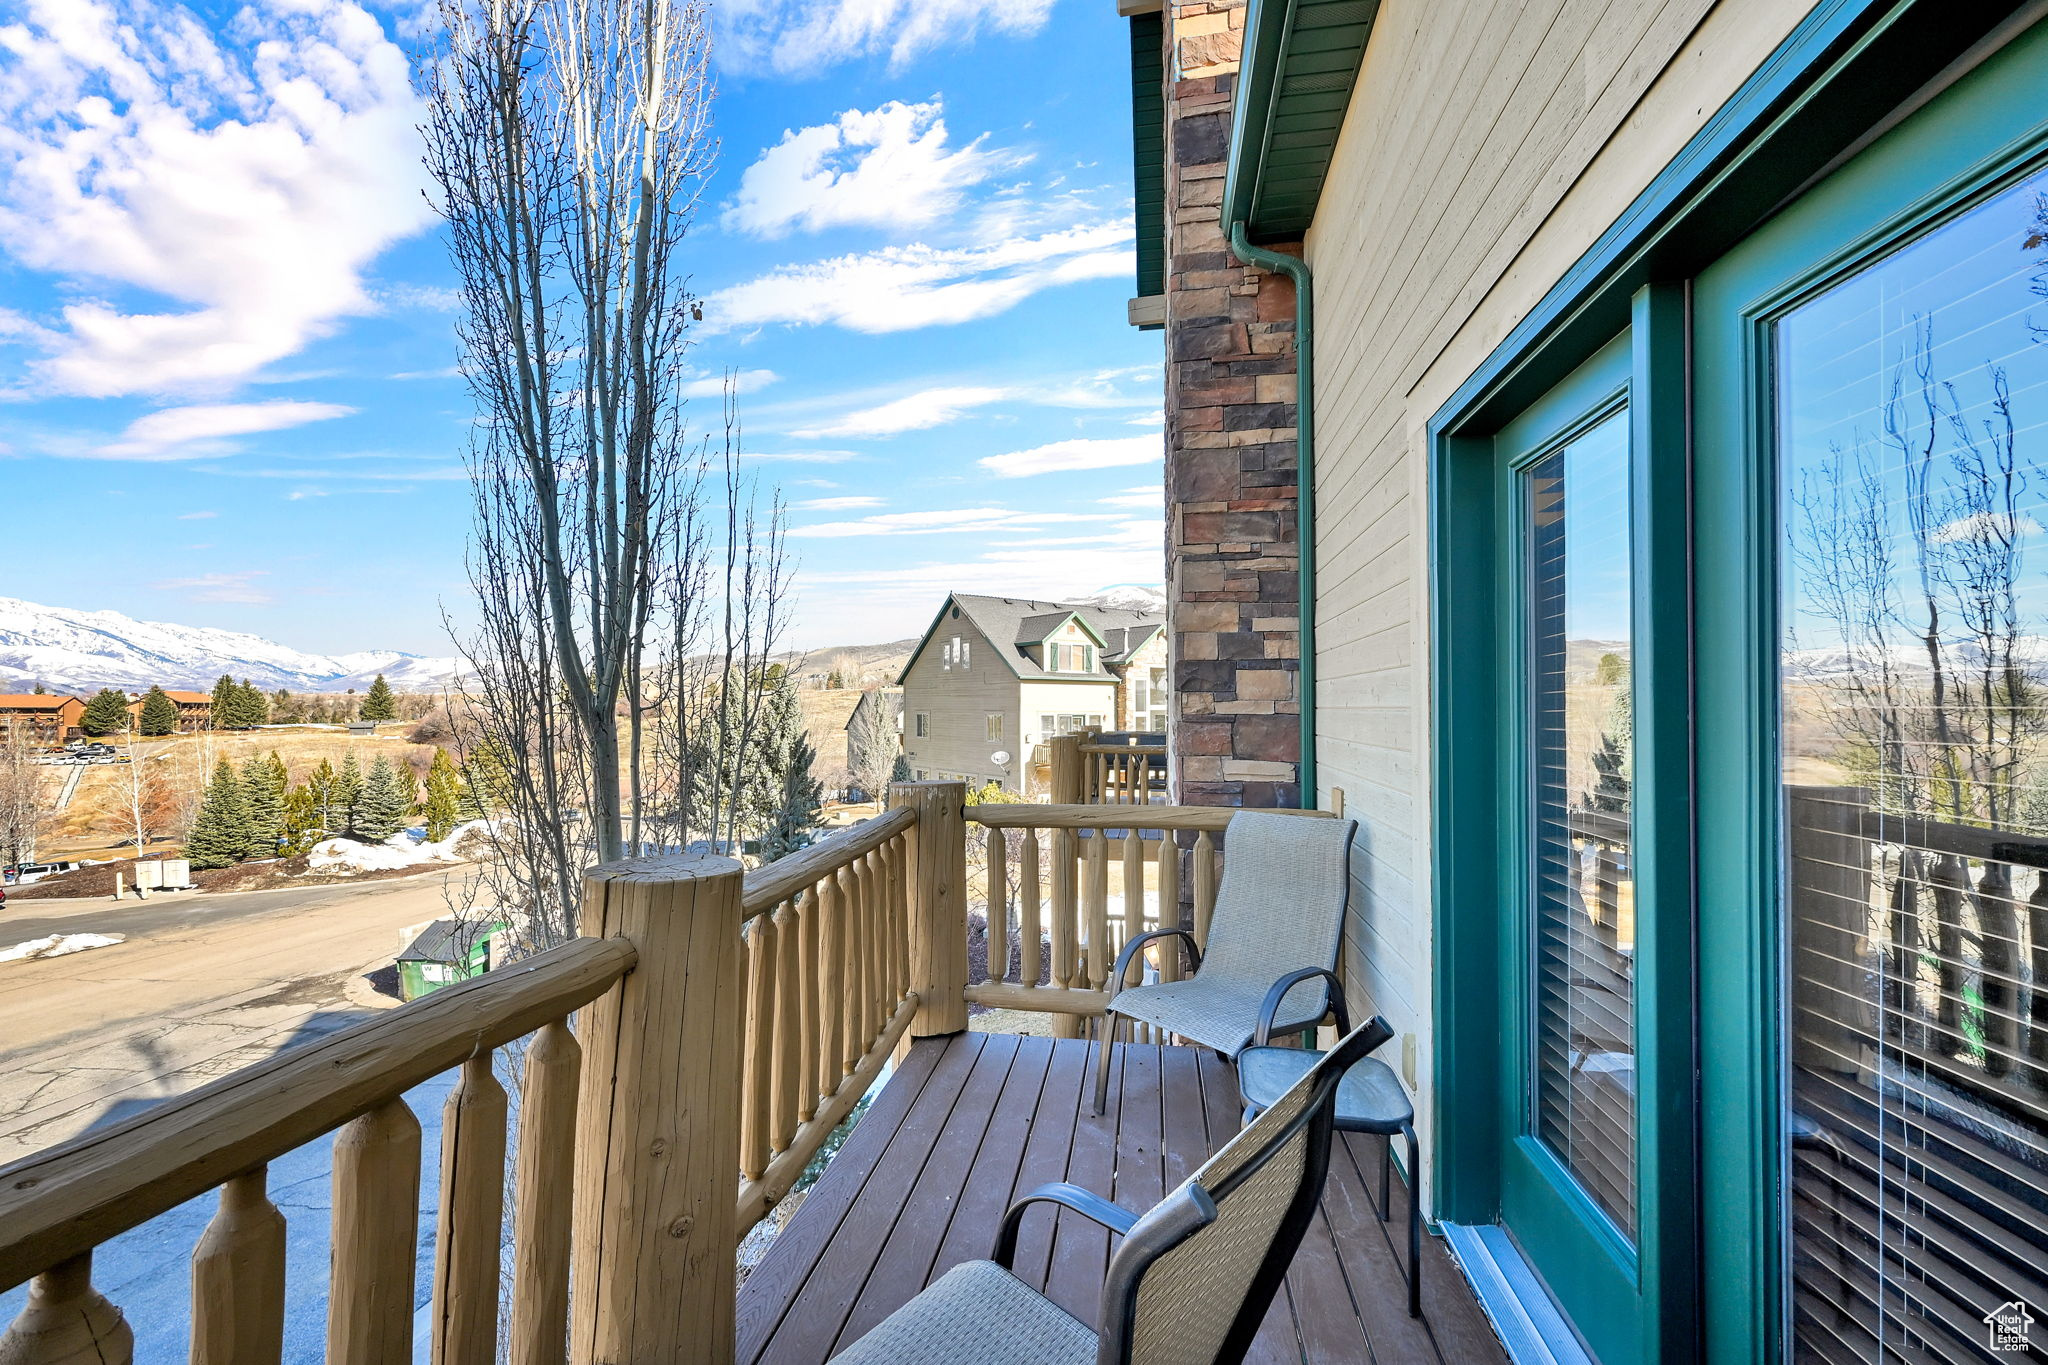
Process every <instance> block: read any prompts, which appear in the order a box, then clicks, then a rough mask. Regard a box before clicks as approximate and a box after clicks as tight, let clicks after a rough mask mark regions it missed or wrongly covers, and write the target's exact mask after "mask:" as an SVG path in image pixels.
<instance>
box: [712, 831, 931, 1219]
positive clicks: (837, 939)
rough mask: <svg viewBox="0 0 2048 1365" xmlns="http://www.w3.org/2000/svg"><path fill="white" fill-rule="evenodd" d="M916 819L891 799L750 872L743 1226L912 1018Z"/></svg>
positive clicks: (798, 1171) (862, 1089) (862, 1086)
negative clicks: (890, 804) (882, 809)
mask: <svg viewBox="0 0 2048 1365" xmlns="http://www.w3.org/2000/svg"><path fill="white" fill-rule="evenodd" d="M918 816H919V811H918V808H917V806H916V805H915V804H914V800H913V803H912V804H902V805H897V806H895V807H894V808H893V809H891V810H890V811H888V812H887V813H886V814H884V815H882V816H880V817H878V818H876V819H873V820H869V821H866V822H865V823H863V824H860V825H857V826H855V827H854V828H853V829H851V830H849V831H848V832H847V833H845V834H842V835H838V836H835V837H834V838H831V839H827V840H826V841H824V842H823V843H820V844H817V845H815V846H813V847H812V848H809V849H806V850H805V851H804V852H802V853H799V854H797V855H796V856H794V857H791V858H785V859H783V860H782V861H781V862H778V863H772V864H770V865H769V866H767V867H764V868H761V869H760V870H759V871H757V872H755V873H754V874H753V875H751V876H749V877H748V878H747V882H746V891H745V894H744V896H743V897H742V906H743V908H744V910H745V912H746V914H747V917H748V918H747V927H746V1011H745V1018H746V1034H745V1041H744V1044H743V1047H742V1049H741V1053H740V1057H741V1067H742V1092H743V1094H742V1101H741V1109H740V1173H741V1177H742V1179H741V1183H740V1188H739V1205H738V1224H737V1226H738V1228H739V1229H740V1230H741V1231H744V1230H745V1229H747V1228H750V1227H752V1226H753V1225H754V1223H755V1222H757V1221H759V1219H760V1217H761V1215H762V1214H764V1213H766V1212H767V1211H768V1210H769V1209H770V1208H771V1207H773V1206H774V1204H775V1203H776V1201H777V1200H779V1199H781V1198H782V1196H783V1195H785V1194H787V1193H788V1192H789V1189H790V1186H792V1185H793V1184H795V1182H796V1178H797V1177H798V1176H799V1175H802V1174H803V1169H804V1166H805V1165H806V1164H807V1163H809V1161H810V1159H811V1158H812V1157H813V1156H815V1155H817V1152H818V1149H819V1148H820V1147H822V1146H823V1145H824V1143H825V1139H826V1138H828V1137H830V1136H831V1133H832V1130H833V1129H834V1128H835V1127H837V1126H838V1125H839V1123H840V1122H841V1121H842V1120H844V1119H845V1118H846V1116H847V1114H848V1113H850V1112H852V1109H853V1106H854V1105H855V1104H856V1103H858V1102H859V1100H860V1097H861V1096H862V1095H863V1094H865V1093H866V1092H867V1088H868V1086H869V1085H870V1084H872V1083H873V1081H874V1078H875V1076H876V1074H877V1073H878V1072H879V1071H880V1070H881V1068H882V1064H883V1062H885V1061H886V1060H887V1059H888V1057H889V1054H890V1052H891V1050H892V1049H894V1048H895V1046H896V1043H897V1041H898V1040H899V1039H901V1038H902V1036H903V1035H904V1033H905V1031H906V1030H908V1028H909V1027H910V1023H911V1020H912V1017H913V1016H914V1015H915V1014H916V1012H917V1007H918V1005H919V1003H920V997H919V996H918V995H917V993H916V992H914V991H912V990H911V988H910V981H911V975H910V972H911V965H910V895H909V886H910V878H911V875H912V872H913V867H912V859H913V857H914V856H915V849H914V848H913V843H914V842H915V840H916V837H917V824H918Z"/></svg>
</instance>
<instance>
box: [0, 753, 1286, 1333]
mask: <svg viewBox="0 0 2048 1365" xmlns="http://www.w3.org/2000/svg"><path fill="white" fill-rule="evenodd" d="M964 803H965V791H964V788H963V787H962V785H961V784H960V783H958V782H918V783H905V784H901V785H899V786H897V787H896V788H894V789H893V790H892V792H891V802H890V805H891V808H890V809H889V810H888V811H887V812H886V813H885V814H883V815H881V816H878V817H877V818H875V819H873V820H870V821H867V822H865V823H863V824H861V825H859V826H856V827H854V828H852V829H849V830H846V831H844V832H841V833H839V834H837V835H834V836H833V837H832V838H830V839H827V840H825V841H824V842H822V843H820V844H818V845H817V846H815V847H813V848H811V849H808V850H806V851H804V852H803V853H801V854H798V855H796V856H794V857H791V858H788V859H785V860H783V861H781V862H778V863H775V864H772V865H770V866H768V867H765V868H761V869H758V870H756V871H755V872H753V873H751V874H748V875H746V876H744V877H743V876H742V873H741V869H740V866H739V864H738V863H736V862H733V861H732V860H730V859H725V858H707V857H684V858H673V857H670V858H646V859H634V860H628V861H625V862H620V863H614V864H608V865H606V866H603V867H599V868H595V869H592V871H591V872H590V873H589V874H588V876H587V877H586V880H585V887H584V902H583V911H582V923H581V926H580V927H581V935H582V936H581V937H579V938H577V939H575V940H573V941H572V942H569V943H567V944H564V945H562V946H560V947H557V948H554V949H551V950H549V951H547V952H544V953H541V954H539V955H537V956H535V957H532V958H529V959H527V960H525V961H523V962H519V963H516V964H514V965H512V966H510V967H506V968H502V969H500V970H498V971H494V972H491V973H488V974H487V975H484V976H480V977H477V978H475V979H474V980H471V981H468V982H465V983H462V984H460V985H457V986H453V987H450V988H448V989H445V990H442V991H439V992H436V993H435V994H433V995H431V996H428V997H426V998H425V999H423V1000H418V1001H415V1002H413V1003H412V1004H409V1005H405V1006H402V1007H400V1008H398V1009H396V1010H393V1011H391V1012H390V1013H388V1014H385V1015H382V1016H380V1017H378V1018H376V1019H373V1020H371V1021H369V1022H367V1023H364V1024H360V1025H358V1026H356V1027H354V1028H352V1029H349V1030H346V1031H344V1032H342V1033H338V1034H335V1035H333V1036H331V1037H329V1038H327V1039H325V1040H322V1041H320V1042H317V1043H313V1044H310V1045H308V1046H307V1047H304V1048H301V1049H295V1050H293V1051H290V1052H286V1053H282V1054H280V1055H279V1056H277V1057H274V1058H272V1059H270V1060H269V1061H266V1062H264V1063H261V1064H259V1065H257V1066H254V1067H250V1068H247V1069H245V1070H243V1071H239V1072H236V1073H234V1074H232V1075H230V1076H226V1077H223V1078H221V1079H220V1080H217V1081H214V1082H212V1083H211V1084H208V1085H206V1086H203V1087H201V1088H199V1089H197V1090H194V1091H192V1092H191V1093H190V1094H187V1095H184V1096H181V1097H179V1098H177V1099H174V1100H170V1101H167V1102H166V1103H164V1104H162V1105H160V1106H158V1107H156V1108H154V1109H151V1110H149V1111H148V1112H147V1113H144V1114H142V1115H140V1116H138V1117H136V1118H134V1119H131V1120H129V1121H128V1122H126V1123H122V1124H119V1125H117V1126H115V1127H112V1128H109V1129H107V1130H106V1131H104V1132H100V1133H93V1134H88V1135H87V1136H85V1137H81V1138H78V1139H76V1140H74V1141H72V1142H70V1143H66V1144H64V1145H62V1146H59V1147H56V1148H53V1149H51V1150H49V1151H47V1152H42V1153H39V1154H37V1155H35V1156H32V1157H30V1158H28V1159H26V1160H24V1161H20V1162H16V1163H15V1164H13V1165H11V1166H8V1167H5V1168H0V1289H5V1288H11V1287H12V1286H14V1285H16V1284H19V1283H21V1282H22V1281H24V1280H28V1279H31V1277H32V1278H33V1285H32V1289H31V1292H30V1295H29V1300H28V1304H27V1306H26V1308H25V1309H24V1310H23V1312H22V1314H21V1316H20V1317H19V1318H18V1319H17V1320H16V1321H15V1323H14V1324H13V1326H12V1327H11V1328H9V1330H8V1332H7V1334H6V1335H5V1337H0V1362H6V1365H58V1362H65V1363H66V1365H68V1363H69V1362H73V1361H92V1362H99V1363H100V1365H108V1363H110V1362H111V1363H114V1365H119V1363H120V1362H126V1361H128V1360H130V1359H131V1357H132V1354H133V1338H132V1334H131V1333H130V1332H129V1330H128V1328H127V1325H126V1324H125V1322H124V1321H123V1320H122V1317H121V1314H120V1311H119V1310H118V1309H117V1308H116V1307H115V1306H114V1305H113V1304H112V1303H110V1302H109V1301H108V1300H107V1299H106V1298H105V1297H104V1296H102V1295H101V1294H100V1293H99V1292H98V1291H97V1290H95V1289H94V1287H93V1284H92V1272H91V1266H92V1256H93V1252H94V1249H95V1248H96V1247H98V1246H99V1245H101V1244H102V1243H104V1242H105V1241H107V1240H108V1239H109V1238H111V1237H114V1236H115V1235H117V1234H119V1233H121V1232H124V1231H126V1230H128V1229H130V1228H133V1227H136V1226H138V1225H140V1224H142V1223H144V1222H146V1221H147V1220H149V1219H151V1218H153V1217H155V1216H157V1215H158V1214H161V1213H163V1212H165V1211H167V1210H169V1209H171V1208H173V1207H174V1206H176V1205H178V1204H179V1203H182V1202H183V1201H185V1200H187V1199H190V1198H193V1197H194V1196H196V1195H200V1194H203V1193H205V1192H206V1191H209V1190H219V1191H220V1210H219V1213H218V1215H217V1216H216V1217H215V1219H214V1220H213V1223H212V1224H211V1225H210V1226H209V1227H208V1228H207V1230H206V1232H205V1234H204V1236H203V1237H202V1238H201V1239H200V1242H199V1245H198V1248H197V1250H196V1251H195V1252H194V1255H193V1258H192V1282H193V1294H192V1305H193V1309H192V1330H191V1359H192V1360H193V1361H194V1362H196V1363H197V1365H253V1363H254V1362H274V1361H276V1360H277V1359H278V1358H279V1353H280V1352H281V1349H282V1344H283V1333H284V1314H285V1285H284V1271H283V1265H284V1243H285V1222H284V1216H283V1214H282V1213H281V1212H280V1211H279V1210H278V1209H277V1208H276V1206H275V1205H273V1204H272V1203H271V1202H270V1200H269V1198H268V1197H267V1194H266V1192H265V1169H266V1166H267V1164H268V1163H269V1162H271V1161H273V1160H275V1159H276V1158H278V1157H280V1156H282V1155H284V1154H285V1153H287V1152H290V1151H292V1150H294V1149H295V1148H298V1147H300V1146H303V1145H304V1144H306V1143H309V1142H311V1141H313V1140H315V1139H316V1138H319V1137H320V1136H322V1135H323V1134H326V1133H330V1132H336V1130H337V1129H338V1130H339V1131H338V1132H336V1136H335V1142H334V1159H333V1181H334V1208H333V1223H332V1230H331V1237H332V1246H333V1257H332V1280H331V1284H330V1286H329V1293H328V1300H329V1307H328V1322H327V1356H328V1358H329V1359H330V1360H332V1361H336V1362H344V1363H345V1365H393V1363H394V1362H401V1363H402V1362H406V1361H409V1360H410V1358H411V1346H412V1339H413V1322H414V1312H413V1305H412V1284H413V1282H414V1264H415V1261H416V1258H417V1255H418V1247H417V1238H416V1228H417V1225H418V1220H419V1207H420V1170H421V1168H420V1161H421V1154H420V1136H421V1130H420V1125H419V1122H418V1120H417V1118H416V1117H415V1116H414V1115H413V1113H412V1111H411V1110H410V1109H409V1108H408V1107H407V1106H406V1102H405V1100H404V1098H403V1096H404V1093H405V1091H407V1090H408V1089H410V1088H411V1087H413V1086H415V1085H418V1084H420V1083H421V1082H423V1081H425V1080H427V1079H429V1078H431V1077H433V1076H436V1075H439V1074H441V1073H443V1072H447V1071H450V1070H457V1069H459V1075H458V1076H457V1079H456V1083H455V1085H454V1087H453V1089H452V1090H451V1091H450V1093H449V1095H448V1098H447V1102H446V1104H445V1106H444V1109H443V1114H442V1132H441V1168H440V1179H441V1199H440V1207H439V1213H438V1218H439V1226H438V1235H437V1238H436V1243H435V1250H434V1267H433V1306H432V1318H431V1332H430V1337H431V1340H432V1344H433V1349H432V1355H433V1359H434V1361H435V1362H436V1365H442V1363H443V1362H447V1363H449V1365H469V1363H470V1362H474V1365H488V1362H492V1361H495V1360H496V1359H497V1358H498V1356H499V1354H500V1345H501V1343H500V1316H501V1314H500V1282H501V1277H502V1276H503V1275H504V1273H505V1272H506V1270H507V1269H508V1268H509V1271H510V1285H511V1295H510V1309H509V1313H507V1314H505V1315H504V1318H505V1320H504V1331H505V1332H506V1333H507V1334H508V1335H507V1339H506V1340H505V1341H504V1342H503V1346H504V1348H505V1349H504V1354H505V1355H506V1357H507V1358H508V1359H510V1360H511V1361H512V1362H514V1363H515V1365H559V1363H560V1362H565V1361H574V1362H577V1365H596V1362H601V1361H623V1360H662V1361H702V1362H709V1363H710V1365H724V1362H727V1361H730V1360H731V1358H732V1352H733V1296H734V1280H735V1273H734V1255H733V1252H734V1248H735V1244H736V1242H737V1240H738V1238H739V1237H740V1236H741V1235H742V1234H743V1233H744V1231H745V1230H746V1229H747V1228H748V1227H749V1226H751V1225H752V1224H753V1223H754V1222H755V1221H756V1220H757V1219H758V1218H759V1217H760V1216H761V1215H762V1214H763V1213H764V1212H766V1210H768V1209H769V1208H770V1207H772V1206H773V1205H774V1203H775V1202H776V1201H777V1200H779V1199H780V1198H782V1197H783V1196H784V1195H785V1194H786V1193H787V1192H788V1191H789V1189H790V1188H791V1186H792V1184H793V1183H794V1181H795V1180H796V1179H797V1177H798V1176H799V1174H800V1173H801V1172H802V1170H803V1168H804V1166H805V1165H806V1164H807V1163H808V1162H809V1161H810V1160H811V1158H812V1157H814V1156H815V1155H816V1154H817V1152H818V1151H819V1149H820V1148H821V1147H822V1146H823V1144H824V1143H825V1141H826V1139H827V1137H828V1136H829V1135H830V1134H831V1133H832V1131H833V1129H834V1127H835V1126H836V1125H838V1124H839V1123H840V1122H841V1121H843V1120H844V1118H845V1117H846V1115H847V1114H848V1113H849V1112H851V1110H852V1109H853V1107H854V1106H855V1104H856V1103H857V1102H858V1101H859V1099H860V1097H861V1095H863V1094H864V1093H865V1092H866V1091H867V1090H868V1088H869V1087H870V1085H871V1084H872V1083H873V1081H874V1080H875V1078H876V1077H877V1075H878V1074H879V1073H880V1072H881V1070H882V1068H883V1066H884V1065H885V1064H886V1063H887V1061H888V1059H889V1057H890V1056H891V1055H892V1054H894V1053H895V1052H896V1051H897V1049H898V1048H899V1045H900V1044H901V1043H903V1041H904V1040H905V1039H907V1038H913V1037H925V1036H933V1035H939V1034H948V1033H956V1032H959V1031H960V1030H962V1029H964V1028H965V1027H966V1026H967V1011H968V1006H969V1004H970V1003H973V1002H979V1003H984V1004H990V1005H1003V1006H1007V1007H1009V1008H1013V1009H1026V1010H1040V1011H1045V1012H1048V1013H1051V1014H1052V1015H1053V1016H1054V1018H1055V1020H1056V1021H1057V1022H1058V1024H1059V1027H1060V1028H1061V1029H1062V1031H1063V1032H1065V1033H1067V1034H1068V1035H1069V1036H1071V1035H1073V1034H1075V1033H1077V1032H1078V1029H1079V1023H1080V1020H1081V1019H1082V1018H1084V1017H1085V1016H1087V1015H1091V1014H1099V1013H1100V1012H1101V1009H1102V1001H1103V999H1104V995H1103V989H1104V986H1105V984H1106V978H1107V975H1108V973H1109V970H1110V967H1111V964H1112V962H1113V961H1114V958H1115V955H1116V953H1117V951H1118V950H1119V948H1120V947H1121V946H1122V944H1123V943H1124V942H1125V940H1126V939H1127V938H1128V936H1130V935H1132V934H1136V933H1139V932H1142V931H1143V930H1145V929H1147V928H1153V927H1158V926H1161V925H1170V924H1178V923H1180V922H1181V920H1182V901H1181V883H1182V877H1183V875H1185V876H1186V877H1187V878H1188V879H1189V880H1190V881H1191V883H1192V885H1191V887H1190V888H1189V889H1190V891H1191V894H1192V907H1193V909H1192V916H1191V923H1192V928H1193V931H1194V933H1195V935H1196V938H1197V940H1198V941H1201V942H1206V939H1207V935H1208V928H1209V917H1210V913H1211V910H1212V909H1213V907H1214V905H1215V902H1216V890H1217V886H1218V883H1219V880H1220V874H1221V868H1222V862H1221V849H1220V847H1219V841H1218V839H1217V835H1218V834H1219V833H1220V832H1221V831H1222V830H1223V829H1224V827H1225V826H1226V825H1227V824H1228V822H1229V820H1230V817H1231V815H1232V812H1231V811H1229V810H1221V809H1216V808H1211V807H1182V806H1143V807H1134V806H1130V805H1121V806H1104V805H1057V806H1040V805H979V806H975V807H972V808H971V809H970V808H966V807H965V804H964ZM1317 813H1318V812H1304V814H1317ZM1140 818H1141V819H1142V821H1143V828H1135V827H1132V826H1133V822H1134V820H1136V819H1140ZM970 819H971V820H972V821H973V822H974V823H975V824H976V825H977V826H979V832H978V833H977V834H976V835H975V836H974V837H976V838H979V839H983V840H985V841H986V846H987V849H988V855H989V865H988V889H989V896H988V903H989V905H990V906H991V907H992V909H991V914H990V922H991V930H990V941H991V944H992V946H993V952H992V953H991V967H990V969H989V971H988V972H987V973H986V974H985V979H984V980H982V981H981V982H978V983H972V984H970V983H969V981H968V975H967V964H968V945H967V939H968V915H967V894H968V876H967V841H968V838H969V833H968V830H967V824H966V822H967V821H968V820H970ZM1183 838H1185V839H1187V840H1188V842H1189V844H1190V845H1191V847H1189V848H1188V849H1186V850H1185V852H1186V854H1187V856H1188V859H1189V861H1188V865H1187V869H1186V871H1185V874H1184V873H1183V867H1182V853H1183V850H1182V849H1181V847H1180V845H1179V844H1178V842H1177V841H1178V840H1180V839H1183ZM1013 868H1014V874H1013V871H1012V869H1013ZM1112 868H1114V869H1115V873H1114V879H1115V881H1116V884H1117V886H1118V889H1119V891H1120V893H1121V894H1120V899H1119V900H1118V901H1117V902H1116V903H1115V904H1112V901H1111V898H1110V885H1111V881H1112ZM1047 881H1049V894H1048V893H1047V891H1046V889H1045V887H1044V883H1045V882H1047ZM1013 889H1014V891H1015V892H1016V899H1015V905H1016V909H1017V922H1018V927H1019V929H1020V930H1021V942H1022V945H1023V946H1022V949H1021V951H1020V952H1019V954H1018V955H1017V958H1016V960H1015V961H1014V962H1013V960H1012V957H1011V954H1010V953H1009V952H1008V928H1009V924H1010V921H1011V914H1010V910H1011V905H1012V890H1013ZM1047 934H1049V936H1050V961H1049V963H1048V962H1047V961H1046V952H1045V938H1044V936H1045V935H1047ZM1156 956H1157V960H1158V970H1159V971H1160V972H1161V973H1162V974H1163V975H1165V976H1167V977H1168V978H1171V977H1173V976H1175V975H1177V974H1178V972H1179V971H1180V956H1179V954H1178V953H1177V952H1161V953H1159V954H1157V955H1156ZM1139 965H1140V966H1142V964H1139ZM1048 966H1049V968H1050V970H1049V971H1047V970H1045V968H1047V967H1048ZM1041 976H1043V977H1045V980H1044V981H1043V982H1041V981H1040V977H1041ZM572 1015H573V1016H574V1031H573V1033H572V1031H571V1026H570V1020H571V1016H572ZM522 1039H524V1040H527V1041H526V1042H525V1044H524V1073H523V1077H522V1080H521V1084H520V1086H519V1090H520V1102H519V1105H518V1106H517V1110H518V1112H517V1122H516V1125H515V1124H514V1123H513V1121H512V1114H511V1111H512V1109H513V1106H512V1105H511V1104H510V1103H509V1102H508V1098H507V1095H506V1092H505V1089H504V1087H503V1086H502V1085H501V1084H500V1082H499V1080H498V1078H497V1075H496V1074H495V1071H494V1067H493V1060H494V1056H495V1055H496V1054H497V1053H498V1050H499V1049H504V1048H508V1047H510V1046H513V1045H515V1044H518V1043H519V1041H520V1040H522ZM515 1137H516V1147H515V1143H514V1139H515ZM508 1152H511V1153H512V1155H513V1157H514V1165H513V1174H512V1194H511V1199H510V1201H509V1209H510V1216H511V1220H512V1228H511V1233H512V1236H511V1239H510V1242H509V1246H510V1248H511V1250H510V1259H509V1263H508V1262H507V1261H506V1252H505V1250H504V1248H505V1247H506V1246H507V1245H508V1243H507V1241H506V1239H505V1237H504V1232H505V1229H504V1226H503V1221H504V1217H505V1212H506V1209H507V1208H508V1201H507V1199H506V1195H505V1190H504V1183H505V1168H506V1156H507V1153H508ZM735 1157H737V1160H735Z"/></svg>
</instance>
